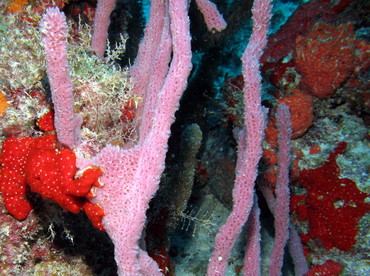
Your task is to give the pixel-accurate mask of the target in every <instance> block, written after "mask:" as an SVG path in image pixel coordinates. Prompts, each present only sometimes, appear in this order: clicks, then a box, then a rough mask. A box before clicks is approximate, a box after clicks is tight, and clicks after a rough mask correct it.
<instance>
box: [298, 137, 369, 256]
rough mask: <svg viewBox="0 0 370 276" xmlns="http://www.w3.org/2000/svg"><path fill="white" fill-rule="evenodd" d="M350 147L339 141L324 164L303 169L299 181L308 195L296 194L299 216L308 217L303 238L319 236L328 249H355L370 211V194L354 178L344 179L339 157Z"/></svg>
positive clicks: (308, 238) (303, 218)
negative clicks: (360, 224) (360, 225)
mask: <svg viewBox="0 0 370 276" xmlns="http://www.w3.org/2000/svg"><path fill="white" fill-rule="evenodd" d="M346 146H347V144H346V143H345V142H341V143H339V144H338V146H337V148H336V149H335V151H334V152H333V153H332V154H330V156H329V158H328V161H327V162H325V163H324V165H323V166H321V167H319V168H317V169H305V170H302V171H301V173H300V175H299V179H298V181H299V183H300V184H301V185H302V186H303V187H304V188H306V190H307V194H306V195H305V196H301V197H300V198H294V197H293V198H292V199H294V202H293V201H292V202H291V203H292V205H293V206H292V209H293V210H295V211H296V213H297V215H298V218H299V219H301V220H306V219H307V217H308V221H309V232H308V233H307V234H305V235H303V237H302V238H303V240H306V241H308V240H310V239H319V240H320V241H321V242H322V244H323V246H324V247H325V248H326V249H331V248H333V247H337V248H339V249H341V250H351V247H352V246H353V245H354V244H355V243H356V240H355V238H356V235H357V226H358V222H359V220H360V219H361V218H362V217H363V216H364V215H365V214H366V212H367V211H369V210H370V205H369V204H368V203H365V202H364V200H365V198H366V197H367V196H368V195H367V194H366V193H363V192H361V191H360V190H358V188H357V186H356V183H355V182H353V181H352V180H350V179H348V178H340V170H339V166H338V165H337V164H336V157H337V156H338V155H339V154H341V153H343V151H344V150H345V149H346Z"/></svg>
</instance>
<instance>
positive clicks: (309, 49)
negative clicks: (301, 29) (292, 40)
mask: <svg viewBox="0 0 370 276" xmlns="http://www.w3.org/2000/svg"><path fill="white" fill-rule="evenodd" d="M354 50H355V40H354V34H353V27H352V25H351V24H342V25H340V26H338V27H335V26H330V25H326V24H317V25H316V26H315V27H314V28H313V30H312V31H311V32H310V33H309V34H308V35H307V36H304V37H303V36H301V37H298V38H297V40H296V48H295V61H296V68H297V69H298V71H299V72H301V74H302V79H301V84H302V85H303V87H305V88H308V89H309V91H310V92H311V93H312V94H313V95H315V96H317V97H319V98H326V97H330V96H331V95H332V94H333V93H334V91H335V89H337V88H338V87H339V86H340V84H341V83H342V82H343V81H344V80H345V79H347V78H348V77H349V75H350V74H351V73H352V72H353V71H354V69H355V66H356V65H355V62H354V61H355V58H354Z"/></svg>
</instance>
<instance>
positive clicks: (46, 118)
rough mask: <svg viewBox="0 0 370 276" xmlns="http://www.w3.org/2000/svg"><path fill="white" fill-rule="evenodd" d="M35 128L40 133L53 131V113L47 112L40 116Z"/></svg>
mask: <svg viewBox="0 0 370 276" xmlns="http://www.w3.org/2000/svg"><path fill="white" fill-rule="evenodd" d="M37 126H38V127H39V129H40V130H42V131H53V130H54V119H53V112H51V111H49V112H47V113H45V114H44V115H42V116H41V118H40V119H39V120H38V121H37Z"/></svg>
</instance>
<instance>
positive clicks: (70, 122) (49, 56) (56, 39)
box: [41, 8, 79, 148]
mask: <svg viewBox="0 0 370 276" xmlns="http://www.w3.org/2000/svg"><path fill="white" fill-rule="evenodd" d="M41 32H42V35H43V40H42V41H43V46H44V48H45V53H46V70H47V74H48V78H49V82H50V89H51V96H52V100H53V104H54V114H55V115H54V116H55V117H54V121H55V129H56V132H57V137H58V141H59V142H60V143H61V144H62V145H63V146H65V147H68V148H73V147H74V145H75V143H76V138H75V137H76V127H79V124H78V123H77V119H76V118H75V117H74V113H73V94H72V81H71V78H70V76H69V68H68V61H67V27H66V18H65V15H64V14H63V13H62V12H60V11H59V9H58V8H48V9H47V10H46V13H45V14H44V16H43V18H42V21H41Z"/></svg>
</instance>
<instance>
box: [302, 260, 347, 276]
mask: <svg viewBox="0 0 370 276" xmlns="http://www.w3.org/2000/svg"><path fill="white" fill-rule="evenodd" d="M341 271H342V265H341V264H340V263H337V262H334V261H332V260H329V261H326V262H325V263H324V264H322V265H316V266H314V267H313V268H311V269H310V271H309V272H308V273H307V274H306V276H338V275H339V274H340V272H341Z"/></svg>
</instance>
